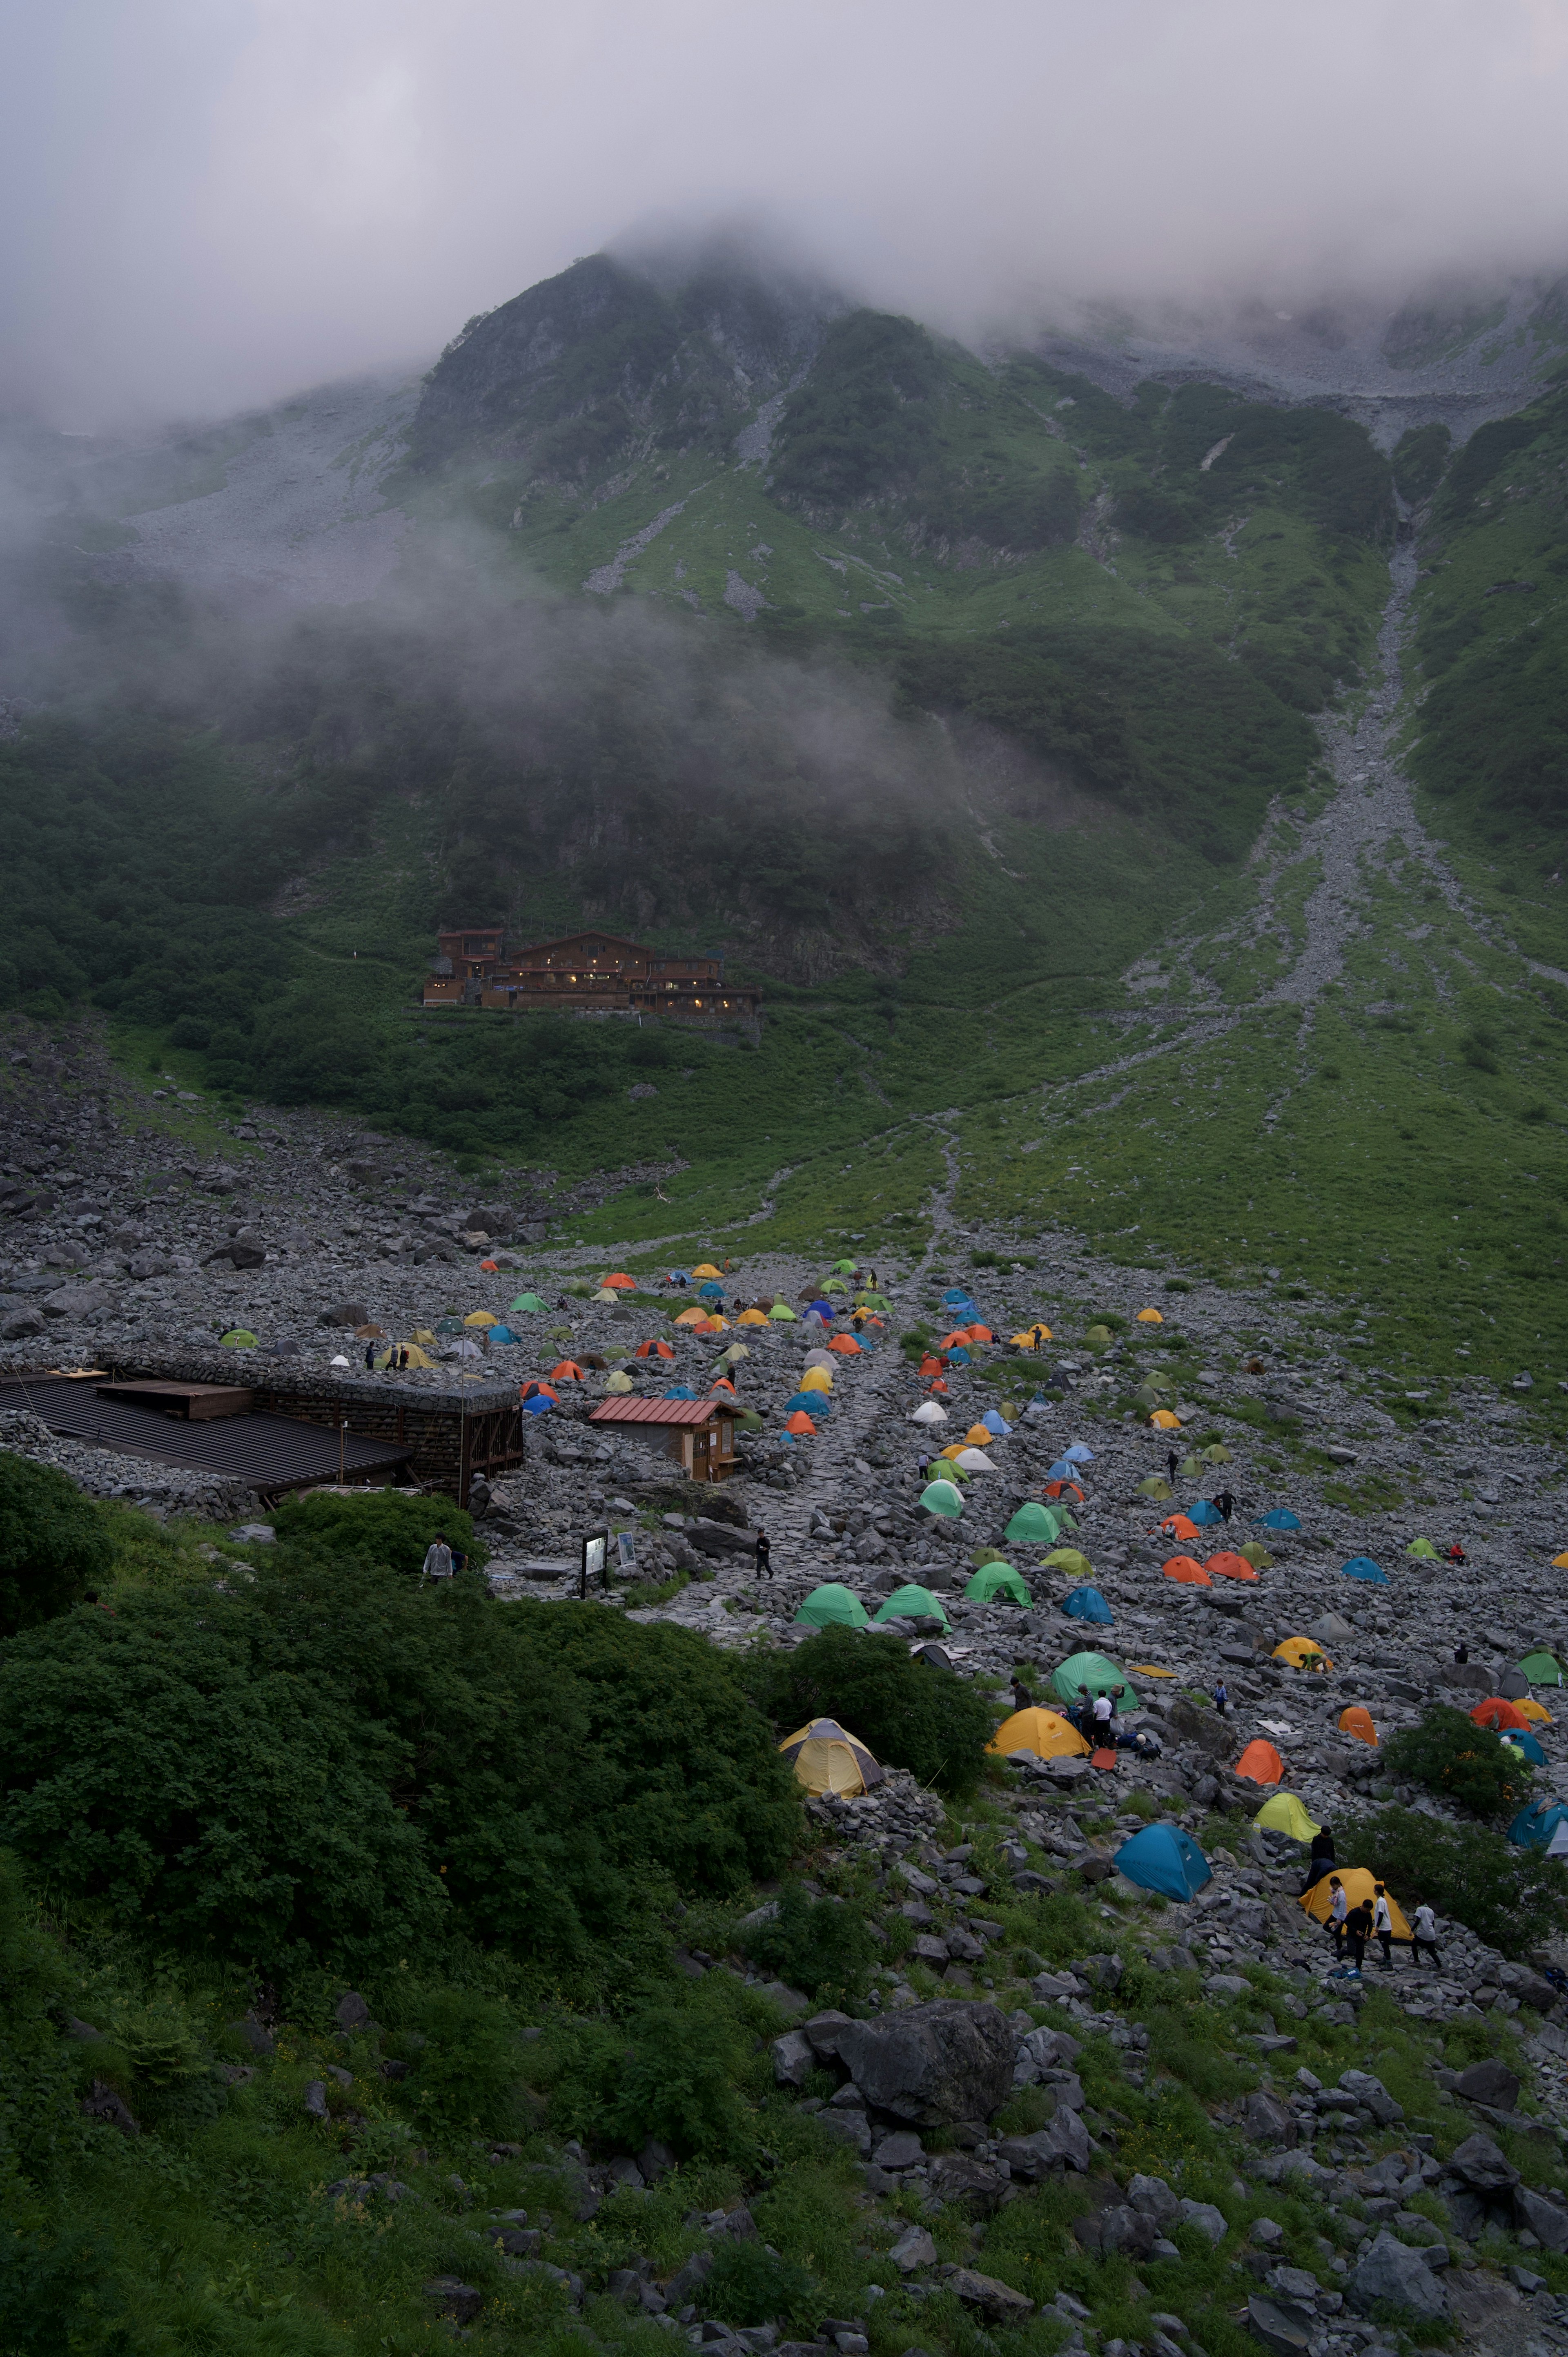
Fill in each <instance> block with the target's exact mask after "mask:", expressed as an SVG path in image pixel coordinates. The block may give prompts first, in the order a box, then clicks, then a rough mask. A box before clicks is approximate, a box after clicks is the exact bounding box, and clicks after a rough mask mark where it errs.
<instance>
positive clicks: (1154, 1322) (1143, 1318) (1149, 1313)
mask: <svg viewBox="0 0 1568 2357" xmlns="http://www.w3.org/2000/svg"><path fill="white" fill-rule="evenodd" d="M1138 1323H1139V1325H1140V1326H1163V1325H1164V1324H1165V1319H1164V1318H1162V1317H1161V1316H1160V1313H1159V1311H1158V1310H1157V1309H1140V1310H1139V1312H1138Z"/></svg>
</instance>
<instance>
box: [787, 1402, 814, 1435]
mask: <svg viewBox="0 0 1568 2357" xmlns="http://www.w3.org/2000/svg"><path fill="white" fill-rule="evenodd" d="M816 1428H817V1427H816V1426H815V1425H814V1424H813V1423H812V1422H811V1417H810V1416H809V1415H807V1414H806V1411H805V1409H804V1408H803V1407H798V1408H797V1409H796V1410H795V1413H794V1415H792V1416H790V1417H789V1420H788V1422H787V1423H786V1424H785V1426H784V1429H785V1431H786V1432H792V1433H793V1434H794V1436H795V1437H796V1439H797V1440H800V1439H803V1438H804V1437H805V1436H806V1435H807V1434H808V1433H812V1432H815V1430H816Z"/></svg>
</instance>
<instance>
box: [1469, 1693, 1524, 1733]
mask: <svg viewBox="0 0 1568 2357" xmlns="http://www.w3.org/2000/svg"><path fill="white" fill-rule="evenodd" d="M1470 1716H1471V1717H1472V1718H1473V1719H1474V1720H1475V1722H1476V1724H1477V1727H1491V1728H1492V1729H1493V1730H1494V1731H1496V1730H1497V1729H1498V1728H1501V1727H1523V1728H1524V1730H1525V1732H1526V1733H1527V1734H1528V1733H1529V1731H1530V1721H1529V1719H1528V1718H1526V1717H1525V1715H1524V1713H1523V1711H1522V1710H1516V1709H1515V1708H1514V1706H1513V1705H1512V1703H1511V1702H1508V1701H1506V1700H1505V1699H1504V1697H1503V1696H1502V1695H1487V1699H1486V1701H1485V1702H1478V1703H1477V1705H1476V1706H1475V1708H1474V1710H1472V1712H1471V1713H1470Z"/></svg>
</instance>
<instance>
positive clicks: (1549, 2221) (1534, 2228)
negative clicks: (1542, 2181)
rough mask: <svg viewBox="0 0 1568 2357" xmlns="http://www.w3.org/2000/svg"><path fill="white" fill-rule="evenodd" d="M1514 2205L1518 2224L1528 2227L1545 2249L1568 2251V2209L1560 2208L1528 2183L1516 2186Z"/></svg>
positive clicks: (1521, 2226) (1521, 2227)
mask: <svg viewBox="0 0 1568 2357" xmlns="http://www.w3.org/2000/svg"><path fill="white" fill-rule="evenodd" d="M1513 2207H1514V2220H1515V2222H1516V2224H1518V2225H1519V2226H1520V2229H1521V2230H1522V2229H1524V2228H1527V2227H1528V2229H1529V2231H1530V2233H1532V2234H1533V2235H1534V2236H1535V2239H1536V2241H1537V2242H1538V2243H1539V2244H1541V2249H1542V2250H1543V2251H1560V2252H1561V2251H1568V2210H1559V2208H1558V2207H1557V2204H1556V2202H1555V2201H1547V2200H1546V2199H1545V2197H1544V2195H1542V2194H1540V2193H1532V2192H1531V2191H1530V2188H1529V2186H1528V2185H1516V2186H1515V2187H1514V2190H1513Z"/></svg>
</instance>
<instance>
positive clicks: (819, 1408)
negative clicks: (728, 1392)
mask: <svg viewBox="0 0 1568 2357" xmlns="http://www.w3.org/2000/svg"><path fill="white" fill-rule="evenodd" d="M664 1396H665V1398H666V1399H680V1398H682V1396H684V1397H685V1398H687V1399H695V1398H696V1396H697V1394H696V1393H695V1392H687V1393H686V1394H681V1393H680V1392H666V1394H664ZM797 1408H802V1409H804V1411H805V1413H806V1414H807V1415H810V1416H818V1415H832V1412H833V1404H832V1399H831V1397H830V1396H829V1394H827V1393H826V1392H797V1393H796V1394H795V1396H794V1398H793V1399H792V1400H786V1401H785V1403H784V1413H785V1415H794V1413H795V1411H796V1409H797Z"/></svg>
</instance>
